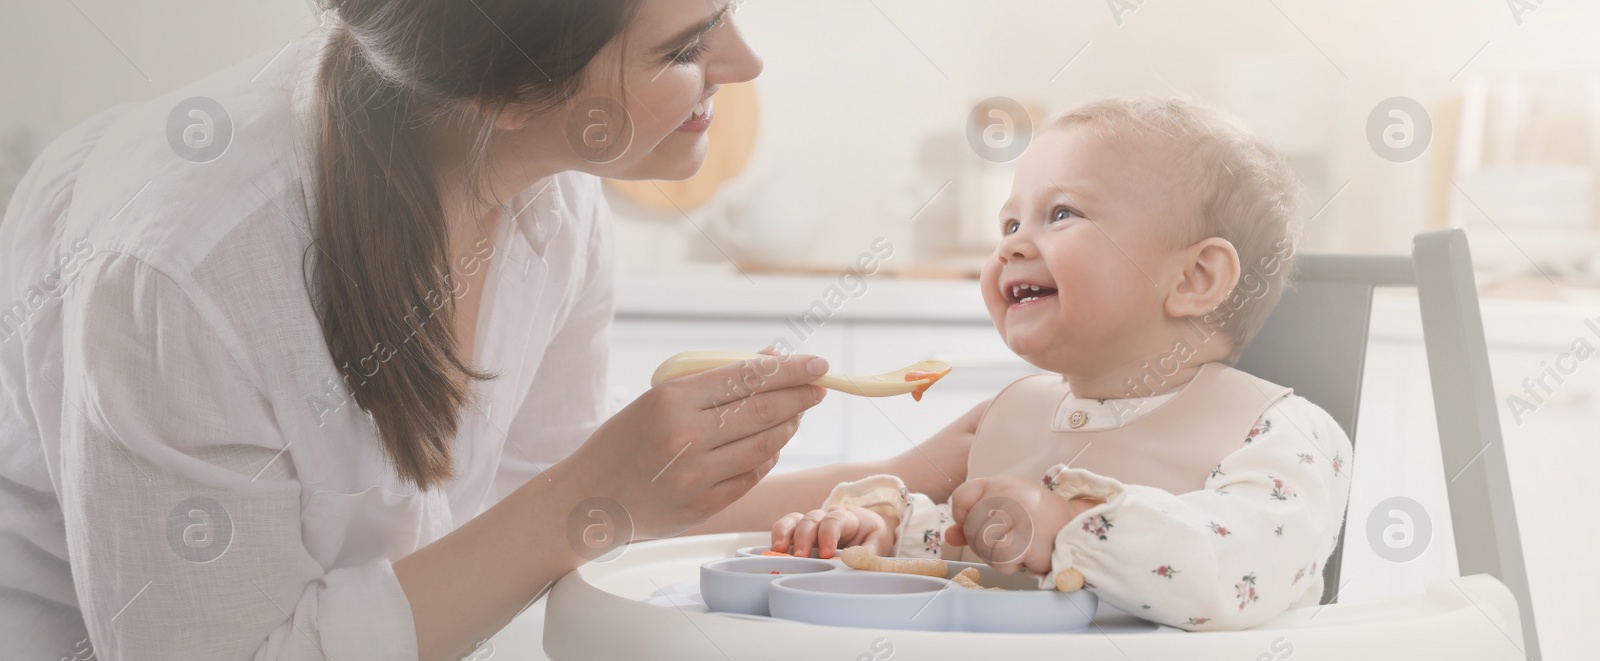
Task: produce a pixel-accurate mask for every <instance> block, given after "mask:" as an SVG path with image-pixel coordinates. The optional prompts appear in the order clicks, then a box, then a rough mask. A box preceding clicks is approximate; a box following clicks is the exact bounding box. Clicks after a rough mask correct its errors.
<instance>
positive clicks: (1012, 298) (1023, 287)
mask: <svg viewBox="0 0 1600 661" xmlns="http://www.w3.org/2000/svg"><path fill="white" fill-rule="evenodd" d="M1000 291H1001V293H1002V294H1004V295H1005V297H1006V303H1009V304H1011V305H1021V304H1023V303H1032V302H1034V301H1037V300H1039V299H1041V298H1045V297H1048V296H1055V295H1056V290H1055V289H1053V288H1050V287H1045V286H1042V285H1036V284H1033V283H1029V282H1015V283H1012V284H1010V285H1007V286H1005V287H1002V288H1001V290H1000Z"/></svg>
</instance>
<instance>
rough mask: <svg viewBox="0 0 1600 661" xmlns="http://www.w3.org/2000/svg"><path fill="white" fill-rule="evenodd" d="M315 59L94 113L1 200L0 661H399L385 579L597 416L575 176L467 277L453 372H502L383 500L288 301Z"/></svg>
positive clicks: (505, 227)
mask: <svg viewBox="0 0 1600 661" xmlns="http://www.w3.org/2000/svg"><path fill="white" fill-rule="evenodd" d="M323 40H324V37H323V36H321V35H318V36H315V37H312V38H308V39H305V40H302V41H299V42H296V43H295V44H293V45H291V46H290V47H289V48H288V49H287V50H285V51H284V52H282V53H279V54H275V53H273V52H266V53H262V54H260V55H258V56H256V57H253V58H251V59H250V60H247V61H245V62H243V63H241V64H239V65H237V66H235V67H233V68H230V69H228V70H225V71H222V72H220V73H218V74H216V75H214V76H212V77H210V78H208V79H205V80H203V81H200V82H198V83H196V84H194V85H191V86H189V87H187V88H184V89H182V90H179V91H176V92H173V93H171V94H167V95H165V96H162V97H160V98H157V99H154V100H151V101H149V102H146V103H139V104H133V105H124V106H119V107H116V108H113V109H110V110H107V111H105V112H103V113H101V114H99V115H97V116H95V117H93V118H92V119H90V120H88V121H87V122H85V123H83V124H82V125H80V126H78V127H76V128H74V129H72V130H71V131H69V132H67V133H66V134H65V135H63V136H61V137H60V138H59V139H57V140H56V141H55V142H54V143H53V144H52V145H51V146H50V147H49V149H47V150H46V151H45V153H44V154H43V155H42V156H40V157H39V159H38V161H37V162H36V163H35V164H34V165H33V167H32V168H31V169H30V170H29V172H28V174H27V176H26V177H25V178H24V180H23V181H22V183H21V185H20V187H19V188H18V189H17V191H16V194H15V197H14V199H13V200H12V202H11V204H10V207H9V208H8V209H7V210H6V215H5V220H4V221H3V222H0V306H4V307H3V308H0V647H3V648H5V649H4V653H3V654H0V656H4V657H5V658H17V659H24V658H26V659H58V658H77V659H80V660H81V659H85V658H87V657H88V655H89V654H91V653H92V654H94V655H96V656H97V657H98V658H101V659H118V660H122V659H163V660H165V659H322V658H331V659H357V658H382V659H412V658H416V655H417V650H416V635H415V632H414V629H413V626H412V620H411V610H410V607H409V605H408V603H407V601H406V597H405V594H404V593H403V592H402V591H401V588H400V584H399V582H398V581H397V580H396V578H395V575H394V571H393V569H392V567H391V565H390V563H391V562H392V561H393V560H395V559H397V558H400V557H402V556H404V555H406V554H408V553H410V552H411V551H413V550H416V549H418V548H420V547H421V546H423V545H425V544H427V543H429V542H431V541H433V540H434V539H436V538H438V537H440V536H442V535H444V534H445V533H447V532H449V531H450V530H452V529H454V528H455V527H456V526H457V525H460V524H462V523H464V522H465V521H467V520H468V519H470V518H472V517H474V516H476V515H477V514H478V513H480V512H482V511H483V510H484V509H486V508H487V507H488V506H490V505H492V504H493V503H495V502H496V501H498V500H499V499H500V498H502V497H504V496H505V495H506V494H507V493H509V492H510V491H511V490H513V489H515V488H516V487H518V486H519V485H521V484H522V483H523V482H524V481H526V480H527V479H529V478H530V477H532V476H534V475H536V474H537V473H538V472H539V471H541V470H543V469H544V468H546V467H548V466H550V465H551V464H553V463H555V462H557V461H559V460H561V459H563V458H564V457H566V456H567V455H568V454H569V453H571V452H572V451H573V450H574V449H576V448H577V447H578V446H579V445H580V444H581V443H582V442H583V441H584V440H586V439H587V438H588V436H589V434H590V433H591V432H592V431H593V429H594V428H595V427H597V426H598V425H599V423H600V422H601V421H602V420H603V418H604V417H605V416H606V415H607V413H608V411H607V404H606V401H605V399H604V395H603V392H604V383H603V382H604V378H605V363H606V358H607V350H608V349H607V348H608V345H609V341H610V337H609V329H610V322H611V316H612V292H611V266H612V265H611V259H612V257H611V243H612V242H611V237H610V219H609V215H608V213H609V212H608V211H607V208H606V206H605V203H604V200H603V198H602V196H601V193H600V189H599V182H598V180H596V179H594V178H592V177H588V176H583V175H577V174H562V175H558V176H555V177H552V178H550V179H547V180H544V181H542V182H540V183H539V184H537V185H535V186H534V187H532V188H530V189H529V190H528V191H525V192H524V193H523V194H522V195H520V196H519V197H518V198H517V199H516V200H514V201H513V202H512V203H511V204H510V205H509V211H508V212H507V214H508V215H510V214H512V213H515V214H516V215H515V217H514V218H515V221H514V222H502V223H500V232H499V235H498V236H497V237H496V238H495V243H494V251H493V252H492V253H490V254H489V255H488V258H489V260H488V266H487V268H489V269H490V272H489V275H488V277H487V281H486V283H485V284H484V287H485V288H486V289H485V292H484V298H483V305H482V308H481V312H480V318H479V320H478V325H477V331H476V338H475V340H474V343H473V347H474V352H475V353H474V355H473V357H472V360H473V364H474V365H476V366H478V367H480V368H486V369H489V370H492V371H497V372H498V373H499V375H500V376H499V378H497V379H494V380H492V381H487V382H475V383H474V384H473V388H474V395H475V397H476V400H475V401H476V402H477V405H475V406H473V407H471V408H470V409H468V410H464V411H463V412H462V414H461V419H462V423H461V426H460V431H459V435H458V437H457V439H456V445H455V462H456V469H457V471H458V475H459V477H457V478H456V479H455V480H454V481H452V482H451V483H449V484H447V485H445V486H443V487H442V488H438V489H434V490H431V491H427V492H417V491H415V490H414V489H412V488H408V487H407V486H405V485H403V484H402V483H401V482H400V481H399V480H398V478H397V477H396V475H395V473H394V471H393V470H392V469H391V467H390V466H389V465H388V464H387V463H386V459H385V455H384V453H383V451H382V449H381V446H380V445H379V442H378V439H377V437H376V434H375V428H374V426H373V424H372V422H371V421H370V419H369V417H368V416H367V415H366V414H365V413H364V412H362V411H361V409H360V408H359V407H357V406H356V405H355V402H354V399H353V398H352V397H351V396H350V394H349V392H348V390H347V389H346V388H345V387H344V385H343V382H342V379H341V377H340V376H339V372H337V371H336V369H335V365H334V363H333V361H332V359H331V357H330V355H329V353H328V349H327V345H326V343H325V342H324V339H323V335H322V330H321V326H320V325H319V322H318V320H317V316H316V314H315V311H314V308H313V302H312V299H311V298H310V295H309V293H308V289H307V281H306V274H307V272H308V271H309V268H310V266H311V264H312V263H313V262H312V260H310V259H309V257H310V256H311V255H314V254H315V253H313V252H310V251H314V250H317V249H316V248H315V247H313V246H312V245H311V243H310V227H311V219H310V212H309V210H310V209H313V208H314V195H315V191H314V190H312V189H311V186H313V179H312V177H311V170H310V167H311V161H310V160H309V158H308V155H309V153H310V152H309V151H308V146H309V145H311V144H312V142H311V141H312V140H313V138H314V135H313V134H314V125H313V124H311V123H310V116H309V115H308V108H309V106H308V103H309V101H310V96H309V95H310V93H311V91H312V88H311V86H310V81H311V76H310V74H311V73H312V72H314V70H315V66H316V62H317V56H318V54H319V53H320V46H321V44H322V42H323ZM194 97H205V98H206V99H210V100H212V101H214V102H215V103H216V104H217V105H220V107H221V109H222V110H223V111H224V112H225V113H226V115H227V119H228V122H226V123H227V124H230V125H231V135H228V134H225V131H224V128H225V127H224V122H223V121H220V119H219V118H218V117H215V116H213V115H218V114H220V113H217V112H216V111H215V110H214V108H215V106H211V107H212V108H213V110H211V111H210V112H206V111H205V109H204V108H202V109H201V110H202V113H204V114H203V115H194V114H191V113H189V112H188V109H189V108H191V107H194V104H193V101H192V100H193V98H194ZM208 119H209V120H210V121H211V128H210V135H209V139H210V140H212V142H211V143H210V144H211V145H219V144H223V142H225V147H224V148H223V149H221V150H220V151H221V154H220V156H217V157H215V158H214V160H209V161H208V162H195V161H196V160H203V159H205V158H210V157H211V156H213V155H215V151H219V150H216V149H212V151H211V152H205V153H202V154H201V155H200V156H195V155H194V150H193V149H189V150H187V151H184V150H183V148H185V147H194V146H195V145H200V146H207V143H206V140H207V139H208V136H207V135H206V134H205V127H204V126H199V127H198V128H195V125H198V124H201V123H203V122H205V121H206V120H208ZM175 122H176V123H175ZM186 131H193V132H194V133H192V134H191V135H189V136H187V138H188V140H189V141H188V142H185V141H184V140H185V136H184V135H183V133H184V132H186ZM175 132H176V137H174V134H175ZM219 141H223V142H219ZM180 151H183V153H180ZM202 152H204V150H202ZM185 155H187V157H185ZM399 327H400V326H399V324H397V328H399ZM397 333H398V331H397ZM404 339H405V338H403V337H395V338H394V340H393V342H391V343H389V345H390V346H392V347H396V348H397V349H398V350H400V351H404V345H403V340H404ZM369 364H373V365H376V364H377V363H369ZM379 369H381V366H379ZM552 534H560V533H559V532H555V533H552Z"/></svg>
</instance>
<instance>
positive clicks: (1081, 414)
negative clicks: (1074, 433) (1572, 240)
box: [1067, 409, 1089, 429]
mask: <svg viewBox="0 0 1600 661" xmlns="http://www.w3.org/2000/svg"><path fill="white" fill-rule="evenodd" d="M1067 424H1068V425H1069V426H1071V427H1072V428H1073V429H1077V428H1079V427H1082V426H1084V425H1086V424H1089V412H1088V411H1085V410H1083V409H1078V410H1076V411H1073V412H1072V415H1070V416H1067Z"/></svg>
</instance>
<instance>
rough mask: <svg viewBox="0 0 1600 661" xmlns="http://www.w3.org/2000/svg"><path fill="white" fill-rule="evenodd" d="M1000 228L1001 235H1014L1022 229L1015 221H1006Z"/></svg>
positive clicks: (1020, 224)
mask: <svg viewBox="0 0 1600 661" xmlns="http://www.w3.org/2000/svg"><path fill="white" fill-rule="evenodd" d="M1002 227H1003V228H1004V229H1003V230H1002V231H1001V232H1000V233H1001V234H1016V233H1017V230H1018V229H1020V228H1021V227H1022V223H1019V222H1017V221H1015V220H1008V221H1006V222H1005V224H1004V225H1002Z"/></svg>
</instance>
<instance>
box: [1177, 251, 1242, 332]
mask: <svg viewBox="0 0 1600 661" xmlns="http://www.w3.org/2000/svg"><path fill="white" fill-rule="evenodd" d="M1182 259H1183V272H1182V273H1180V274H1179V278H1180V279H1179V280H1178V285H1177V287H1174V288H1173V290H1172V291H1171V292H1170V293H1169V294H1167V304H1166V308H1167V314H1168V315H1170V316H1173V317H1180V318H1182V317H1201V316H1204V315H1206V314H1207V313H1210V312H1211V311H1212V310H1213V309H1215V308H1216V307H1217V306H1218V305H1220V304H1221V303H1222V302H1223V300H1224V299H1226V298H1227V297H1228V294H1229V293H1231V292H1232V291H1233V288H1234V286H1235V285H1237V284H1238V283H1239V251H1237V250H1235V249H1234V247H1233V244H1232V243H1230V242H1229V241H1228V240H1227V239H1224V238H1221V237H1211V238H1209V239H1206V240H1204V241H1200V242H1199V243H1196V244H1194V245H1192V246H1189V247H1188V248H1186V249H1184V251H1183V257H1182Z"/></svg>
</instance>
